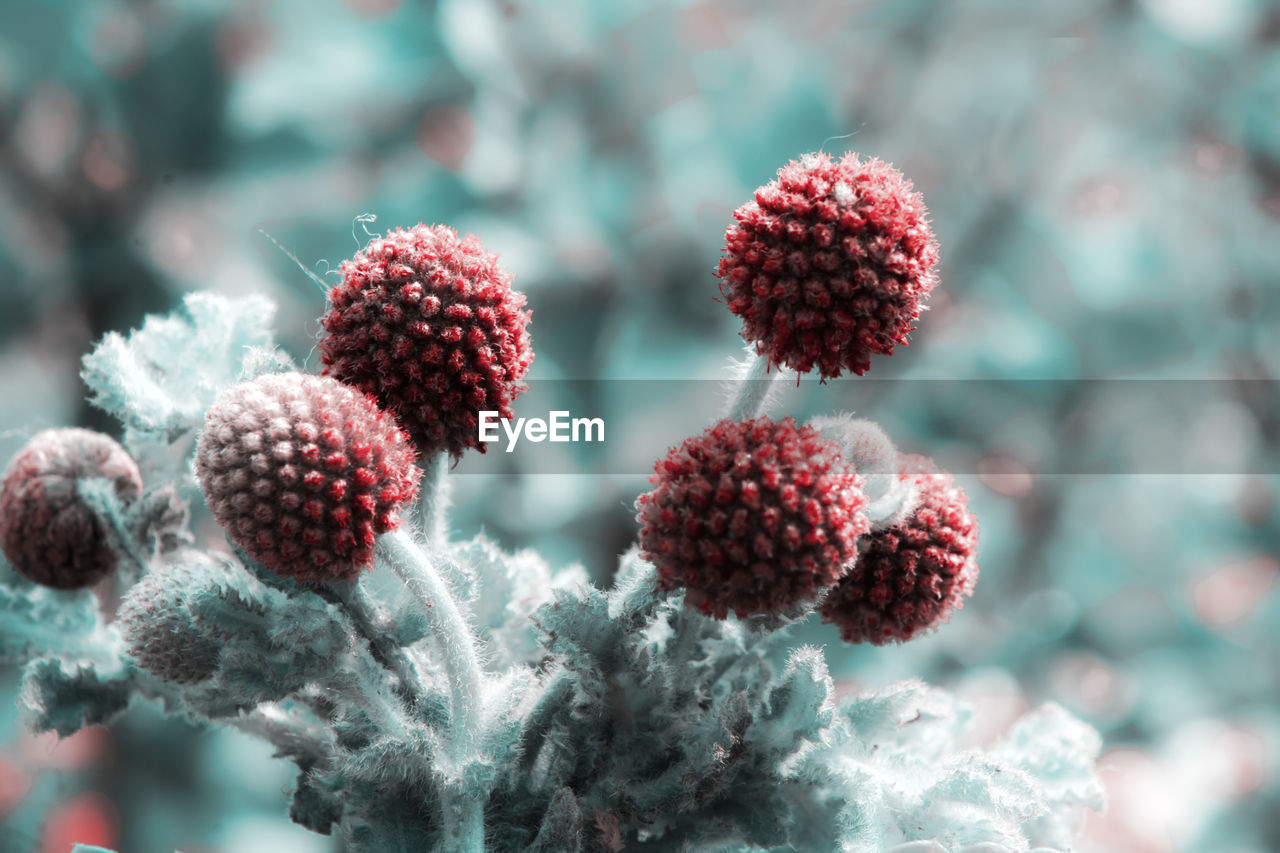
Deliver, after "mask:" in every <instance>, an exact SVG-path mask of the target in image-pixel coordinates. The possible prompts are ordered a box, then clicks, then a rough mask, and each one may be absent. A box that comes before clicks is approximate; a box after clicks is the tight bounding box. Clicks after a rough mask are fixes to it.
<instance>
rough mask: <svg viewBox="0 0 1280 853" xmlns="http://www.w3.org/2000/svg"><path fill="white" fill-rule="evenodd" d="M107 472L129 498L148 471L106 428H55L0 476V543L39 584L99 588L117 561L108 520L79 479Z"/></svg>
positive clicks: (21, 570)
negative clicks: (86, 498)
mask: <svg viewBox="0 0 1280 853" xmlns="http://www.w3.org/2000/svg"><path fill="white" fill-rule="evenodd" d="M94 478H106V479H108V480H110V481H111V482H112V483H113V485H114V486H115V492H116V495H117V496H118V497H119V498H120V500H121V501H122V502H123V503H126V504H129V503H132V502H134V501H135V500H137V499H138V496H139V495H140V494H141V492H142V475H141V474H139V473H138V466H137V464H135V463H134V461H133V458H132V457H131V456H130V455H129V454H128V452H126V451H125V449H124V448H123V447H121V446H120V445H119V444H117V443H116V442H115V441H114V440H113V439H111V438H110V437H108V436H105V435H102V434H101V433H96V432H91V431H89V430H84V429H50V430H45V431H44V432H42V433H40V434H38V435H37V436H35V437H34V438H33V439H31V440H30V441H29V442H27V444H26V446H25V447H23V448H22V450H20V451H19V452H18V455H17V456H15V457H14V458H13V461H12V462H11V463H10V464H9V469H8V471H7V472H6V473H5V476H4V480H3V482H0V548H3V550H4V554H5V556H6V557H7V558H8V559H9V562H10V563H11V564H12V565H13V567H14V568H15V569H17V571H18V572H19V573H20V574H21V575H23V576H24V577H26V578H27V579H29V580H31V581H33V582H35V583H38V584H40V585H41V586H48V587H53V588H55V589H81V588H84V587H88V586H93V585H94V584H95V583H97V582H98V581H100V580H102V579H103V578H104V577H106V576H107V575H109V574H110V573H111V572H112V571H113V570H114V569H115V567H116V562H117V556H116V554H115V552H114V551H112V550H111V548H110V547H109V546H108V544H107V542H108V535H107V529H106V526H105V522H104V521H103V520H102V519H101V518H99V517H98V516H97V514H96V513H94V511H93V510H92V509H90V508H89V506H88V505H87V504H86V503H85V502H84V501H83V500H81V498H80V495H79V492H78V490H77V489H78V484H79V482H80V481H81V480H86V479H94Z"/></svg>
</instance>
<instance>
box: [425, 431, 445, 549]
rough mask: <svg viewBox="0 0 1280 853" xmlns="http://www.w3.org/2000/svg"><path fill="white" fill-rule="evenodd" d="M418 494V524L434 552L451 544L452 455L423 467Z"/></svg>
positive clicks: (436, 457) (440, 455)
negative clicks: (450, 461) (446, 544)
mask: <svg viewBox="0 0 1280 853" xmlns="http://www.w3.org/2000/svg"><path fill="white" fill-rule="evenodd" d="M422 467H423V472H422V484H421V486H420V487H419V490H418V524H419V526H420V527H421V528H422V534H423V535H424V536H426V537H427V543H428V544H429V545H430V546H431V548H432V549H433V550H438V549H440V548H442V547H443V546H444V545H445V543H447V542H448V541H449V479H448V476H447V475H448V473H449V454H448V453H445V452H441V453H437V454H435V455H434V456H431V457H428V458H427V460H426V461H425V462H424V463H423V466H422Z"/></svg>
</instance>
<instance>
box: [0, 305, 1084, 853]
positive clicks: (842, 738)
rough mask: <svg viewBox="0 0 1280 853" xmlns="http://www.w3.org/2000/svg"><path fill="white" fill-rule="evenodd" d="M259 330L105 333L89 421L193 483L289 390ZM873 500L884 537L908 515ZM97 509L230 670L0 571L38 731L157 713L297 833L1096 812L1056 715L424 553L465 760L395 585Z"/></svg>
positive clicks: (844, 843) (877, 831) (993, 833)
mask: <svg viewBox="0 0 1280 853" xmlns="http://www.w3.org/2000/svg"><path fill="white" fill-rule="evenodd" d="M269 315H270V310H269V306H265V305H264V304H262V301H261V300H257V299H250V300H241V301H232V300H226V299H223V298H221V297H216V296H211V295H206V294H197V295H193V296H191V297H189V298H188V299H187V301H186V304H185V307H184V308H183V310H182V311H181V312H179V315H178V316H176V317H174V318H169V319H157V318H150V319H148V321H147V322H146V324H144V326H143V327H142V328H141V329H140V330H138V331H136V332H134V333H133V334H132V335H130V336H127V337H125V336H120V335H108V336H107V338H106V339H104V340H103V342H102V343H101V344H100V345H99V346H98V348H97V349H96V350H95V351H94V352H93V353H92V354H91V355H90V356H88V357H87V358H86V359H85V376H86V380H87V381H88V382H89V385H90V387H91V388H92V389H93V392H94V397H93V399H94V401H95V402H97V403H98V404H99V405H101V406H102V407H103V408H104V409H106V410H107V411H109V412H111V413H112V414H114V415H116V416H117V417H118V418H119V419H120V420H121V421H122V423H123V424H124V426H125V428H126V430H127V433H128V438H129V441H130V444H131V449H132V450H133V451H134V452H135V453H146V454H148V456H149V458H151V459H153V460H157V459H167V460H168V461H169V469H168V471H167V474H168V476H169V477H170V478H171V479H173V480H182V479H183V478H184V477H186V476H187V475H188V472H189V467H188V466H189V453H190V448H189V444H190V439H191V438H192V437H193V435H194V433H195V431H196V430H197V429H198V426H199V423H200V419H201V416H202V412H203V408H204V407H205V406H207V405H208V404H209V402H211V400H212V399H213V397H214V396H215V395H216V394H217V393H218V391H219V390H220V389H221V388H223V387H225V386H226V385H228V384H230V383H232V382H235V381H237V380H238V379H240V378H242V377H244V376H248V375H254V374H255V373H257V372H261V371H263V370H269V369H271V365H273V364H275V365H281V366H283V365H287V359H285V358H284V357H283V356H280V355H278V354H277V353H276V351H275V350H274V347H273V345H272V343H271V336H270V332H269V330H268V329H267V328H266V326H265V322H266V318H267V317H269ZM827 426H829V427H831V428H832V429H846V430H851V431H852V432H853V433H856V438H858V440H859V441H858V442H855V444H857V447H858V448H861V450H860V451H859V452H863V453H869V454H872V455H875V454H877V453H880V454H884V453H891V452H892V445H891V444H890V445H888V449H885V447H884V443H885V442H887V438H885V439H884V440H883V441H881V437H882V433H878V432H877V430H876V429H874V428H873V425H872V426H867V425H866V424H865V422H858V423H857V424H856V425H855V426H853V427H850V426H848V425H847V424H846V425H845V426H844V427H840V426H839V424H827ZM851 452H853V451H851ZM882 479H884V482H882V483H881V482H879V481H877V482H876V483H875V484H874V485H875V486H877V487H879V490H880V491H881V492H883V493H884V494H883V495H878V497H884V498H885V499H886V500H885V514H886V515H890V514H892V513H894V512H897V511H900V510H901V506H902V504H903V503H905V502H908V501H909V500H910V497H909V496H907V495H890V494H889V492H890V491H891V488H892V486H893V483H892V482H890V481H889V480H888V479H887V478H882ZM98 508H99V511H100V512H103V513H107V514H113V515H114V517H113V518H112V523H113V526H114V527H115V528H117V529H123V530H126V531H131V532H132V538H130V537H129V536H125V537H122V541H124V542H125V544H124V545H122V546H121V547H131V548H134V549H135V553H134V554H133V555H132V556H133V558H134V559H135V561H137V562H139V563H143V564H145V565H146V566H148V567H149V570H150V571H152V572H157V571H163V572H166V575H165V578H166V582H167V583H169V584H172V587H171V593H170V595H168V596H167V598H166V600H170V601H172V602H173V604H172V606H173V607H175V608H177V609H178V610H179V611H180V613H181V614H182V618H181V620H180V621H181V624H182V625H183V626H185V628H184V629H185V630H188V631H190V632H192V639H198V640H200V641H201V642H206V643H212V644H215V645H216V648H217V649H218V653H217V656H216V660H217V662H216V665H215V666H214V668H213V671H212V673H211V674H210V675H209V676H208V678H206V679H204V680H202V681H200V682H198V683H195V684H190V685H187V686H177V685H173V684H166V683H164V682H162V681H160V680H159V679H157V678H155V677H154V676H152V675H150V674H148V673H147V672H144V671H143V670H141V669H140V668H139V667H138V666H137V664H136V662H135V661H133V660H132V659H131V658H130V657H129V655H128V654H127V651H126V649H127V638H125V637H123V636H122V635H121V633H120V629H119V626H118V625H115V624H111V623H108V622H105V621H104V620H103V618H102V617H101V616H100V614H99V609H98V605H97V603H96V600H95V599H94V597H93V596H92V595H91V594H89V593H85V592H78V593H62V592H55V591H51V590H45V589H39V588H36V587H33V586H31V585H29V584H26V583H25V582H24V581H22V580H21V578H19V577H18V576H17V575H16V574H15V573H13V572H12V571H11V570H8V569H7V567H3V566H0V572H3V575H2V580H3V583H0V657H2V658H3V659H4V660H7V661H15V660H24V661H26V664H25V671H24V677H23V684H22V688H21V696H20V701H21V703H22V704H23V706H24V708H25V710H26V713H27V719H28V720H29V723H30V725H31V726H32V727H33V728H34V729H36V730H41V731H55V732H57V733H58V734H60V735H67V734H70V733H72V732H74V731H76V730H78V729H80V728H82V727H84V726H87V725H93V724H97V723H103V722H109V721H110V720H111V719H112V718H113V717H114V716H115V715H117V714H118V713H120V712H122V711H123V710H125V709H126V708H127V706H128V705H129V704H130V703H132V702H138V701H154V702H158V703H161V705H162V706H163V707H164V708H165V709H166V710H167V711H168V712H170V713H173V714H180V715H185V716H187V717H189V718H192V719H195V720H203V721H208V722H211V723H215V724H225V725H232V726H235V727H238V728H240V729H243V730H245V731H246V732H248V733H250V734H252V735H254V736H257V737H262V738H265V739H267V740H269V741H270V742H271V743H273V744H274V745H275V747H276V749H277V751H278V754H279V756H280V757H281V758H282V759H287V760H291V761H293V762H295V763H296V765H297V767H298V777H297V784H296V786H295V788H294V790H293V792H292V795H291V800H292V801H291V803H290V805H289V813H290V816H291V817H292V818H293V820H295V821H296V822H298V823H299V824H301V825H303V826H306V827H308V828H310V829H312V830H314V831H317V832H321V833H338V834H340V835H341V836H343V837H344V838H345V840H346V841H347V843H348V845H349V849H351V850H358V851H376V853H381V851H393V850H428V849H437V848H438V849H444V847H445V846H446V843H445V842H444V841H443V840H442V838H441V835H442V832H441V826H442V821H443V818H442V813H441V802H442V800H443V799H445V798H444V797H443V791H444V790H445V788H446V787H449V788H450V790H452V791H453V792H454V797H455V799H456V797H457V796H458V792H461V796H463V797H464V798H465V797H471V798H478V799H480V800H481V801H483V802H484V804H485V805H484V823H485V835H486V848H487V849H490V850H497V851H525V853H534V851H547V853H574V851H581V853H588V851H620V850H624V849H626V850H646V851H691V852H692V851H702V853H731V851H732V852H733V853H736V851H747V850H769V851H792V850H822V851H826V850H840V851H883V850H894V851H898V853H939V851H974V853H976V851H1000V850H1019V851H1021V850H1031V849H1037V850H1068V849H1070V848H1071V845H1072V839H1073V836H1074V834H1075V832H1076V831H1077V829H1078V826H1079V822H1080V819H1081V817H1082V814H1083V812H1084V810H1086V809H1089V808H1097V807H1099V806H1100V805H1101V788H1100V784H1099V782H1098V779H1097V776H1096V775H1095V770H1094V762H1095V760H1096V757H1097V754H1098V751H1099V747H1100V743H1099V739H1098V737H1097V735H1096V733H1094V732H1093V730H1092V729H1090V728H1088V727H1087V726H1085V725H1083V724H1082V723H1080V722H1078V721H1076V720H1074V719H1073V718H1072V717H1071V716H1070V715H1069V714H1067V713H1066V712H1065V711H1064V710H1062V709H1061V708H1059V707H1057V706H1053V705H1049V706H1046V707H1043V708H1040V709H1038V710H1035V711H1032V712H1031V713H1029V714H1027V715H1026V716H1025V717H1023V718H1022V719H1021V720H1020V721H1019V722H1018V723H1017V724H1016V725H1015V726H1014V727H1013V729H1012V730H1011V731H1010V732H1009V733H1008V734H1007V736H1006V737H1005V738H1004V739H1003V740H1001V741H999V742H998V743H996V744H995V745H992V746H988V747H985V748H982V747H979V746H977V745H975V744H974V743H972V742H971V740H970V736H969V721H970V712H969V710H968V709H966V708H965V707H964V706H963V705H962V704H961V703H960V702H958V701H957V700H956V699H954V698H953V697H951V696H950V695H948V694H947V693H945V692H943V691H941V690H937V689H934V688H931V687H928V686H926V685H925V684H923V683H920V682H917V681H907V682H903V683H899V684H894V685H891V686H888V687H885V688H883V689H880V690H875V691H869V692H861V693H854V694H852V695H838V693H837V690H836V688H835V686H834V684H833V682H832V679H831V677H830V676H829V674H828V671H827V666H826V663H825V660H824V655H823V652H822V650H820V649H817V648H813V647H808V646H803V647H799V648H794V649H791V650H789V651H788V650H787V648H786V645H787V641H788V635H789V630H788V625H787V624H781V625H779V624H776V620H775V623H774V624H769V625H760V624H752V623H749V622H743V621H738V620H733V619H730V620H727V621H723V622H719V621H715V620H712V619H708V618H706V617H703V616H701V615H700V614H698V613H696V612H693V611H691V610H688V609H686V608H685V607H684V605H683V600H682V596H681V594H679V593H676V594H666V593H657V592H656V591H655V584H654V575H653V569H652V567H651V566H650V565H648V564H647V563H646V562H645V561H644V560H642V559H641V558H639V557H638V556H637V554H636V553H635V552H634V551H632V552H629V553H628V554H626V555H624V556H623V557H622V559H621V562H620V566H619V568H618V571H617V575H616V580H615V582H614V585H613V587H612V589H610V590H607V591H606V590H602V589H598V588H596V587H594V586H592V585H591V584H590V583H588V582H587V579H586V573H585V572H584V571H583V570H582V569H581V568H580V567H571V568H568V569H565V570H561V571H555V570H553V569H552V568H551V567H549V566H548V565H547V564H546V563H545V562H544V561H543V560H542V559H541V558H539V557H538V556H537V555H536V554H535V553H532V552H529V551H524V552H520V553H516V554H510V553H506V552H504V551H503V550H501V549H500V548H499V547H497V546H496V545H495V544H493V543H492V542H489V541H487V540H485V539H483V538H477V539H475V540H472V541H470V542H463V543H455V544H442V543H432V546H431V549H430V550H431V553H432V555H433V558H434V559H435V560H436V561H437V562H438V563H439V564H440V565H441V571H442V573H443V574H444V576H445V577H446V580H447V583H448V584H449V586H450V588H451V589H452V590H453V592H454V593H455V595H456V597H457V599H458V601H459V603H460V605H461V607H462V608H463V609H464V612H465V613H466V618H467V620H468V621H469V623H470V627H471V628H472V629H473V630H474V632H475V633H476V634H477V635H478V636H479V637H480V638H481V641H482V648H483V652H482V658H483V665H484V679H483V687H482V696H481V704H482V708H481V709H480V712H479V713H480V720H481V722H480V735H479V739H478V743H477V744H476V748H475V749H473V750H472V751H471V753H470V754H469V757H468V758H466V759H465V760H464V761H461V762H456V761H450V760H448V758H447V756H449V755H450V754H451V753H450V750H449V749H448V748H447V746H446V745H447V743H448V741H449V737H450V732H449V726H450V719H449V718H450V704H449V689H450V688H449V682H448V680H447V678H446V676H445V674H444V673H443V671H442V670H441V668H440V667H439V666H437V665H435V664H434V661H435V660H437V659H438V657H437V656H438V652H439V649H438V648H437V647H436V645H435V644H436V643H437V642H438V640H437V639H436V638H435V637H434V636H432V634H431V632H430V631H429V630H428V625H427V622H428V620H427V619H426V618H425V617H424V615H423V614H422V613H421V612H420V611H419V610H418V608H417V607H416V606H415V605H414V604H412V603H406V602H404V601H398V600H392V601H379V600H378V598H377V595H376V594H375V592H374V591H376V590H377V589H378V588H379V585H381V586H383V587H386V586H388V584H389V582H390V581H389V579H388V578H387V577H386V576H385V575H386V569H385V567H383V566H380V567H379V568H378V569H377V570H375V572H374V576H373V578H372V582H367V581H362V582H361V584H360V585H358V586H357V585H345V586H338V585H334V586H333V587H330V588H319V589H317V588H306V589H304V588H301V587H298V586H296V585H294V584H292V583H290V582H287V581H281V580H279V579H277V578H274V577H272V576H271V575H269V574H268V573H266V572H265V571H263V570H261V569H260V567H257V566H255V565H254V564H253V563H252V562H251V561H250V560H248V558H247V557H245V555H243V554H237V555H234V556H215V555H214V554H212V553H206V552H203V551H199V550H196V549H194V548H193V547H191V546H190V537H189V536H187V535H177V533H174V532H173V531H172V530H171V531H170V532H171V533H172V534H173V535H169V536H167V537H161V536H157V535H155V532H154V530H152V529H151V528H149V527H147V525H148V518H149V516H148V514H146V513H138V512H136V511H135V512H130V511H128V510H127V509H126V508H122V507H119V506H114V507H113V506H112V505H111V503H110V500H109V499H108V498H105V497H104V498H103V499H102V500H101V501H100V502H99V507H98ZM152 526H154V523H152ZM170 527H172V524H170ZM149 530H150V531H151V532H148V531H149ZM122 591H123V590H122ZM770 629H772V630H770ZM775 661H782V662H783V663H782V664H781V665H776V664H775V663H774V662H775ZM406 665H408V666H413V667H415V668H416V670H417V671H418V672H419V673H421V674H422V678H421V684H420V691H419V692H414V691H411V690H409V689H408V686H407V684H406V680H405V678H404V677H403V675H402V674H403V672H404V670H403V667H404V666H406ZM398 673H399V674H398Z"/></svg>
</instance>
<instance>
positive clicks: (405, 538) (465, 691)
mask: <svg viewBox="0 0 1280 853" xmlns="http://www.w3.org/2000/svg"><path fill="white" fill-rule="evenodd" d="M378 552H379V555H380V556H381V557H382V558H383V559H384V560H385V561H386V563H387V564H388V565H389V566H390V567H391V569H392V571H394V572H395V573H396V574H397V575H398V576H399V577H400V579H401V580H403V581H404V584H405V586H406V587H407V588H408V590H409V592H410V594H411V595H413V597H414V598H415V599H416V600H417V602H418V604H419V605H420V606H421V607H422V609H423V612H424V613H425V614H426V616H427V619H428V621H429V624H430V625H431V631H432V633H433V634H434V635H435V637H436V641H437V643H438V645H439V648H440V651H441V653H442V654H443V655H444V668H445V672H446V673H447V674H448V677H449V692H450V694H451V695H450V723H451V725H450V729H451V731H450V734H451V736H452V737H451V740H452V744H451V746H452V750H451V752H452V756H451V757H452V758H453V760H454V762H455V769H461V766H462V764H463V762H464V761H465V760H466V759H467V758H469V757H470V755H471V752H472V751H473V750H474V749H475V746H476V740H477V737H478V735H479V730H480V709H481V706H480V702H481V683H482V675H481V672H480V659H479V656H478V655H477V654H476V646H475V639H474V637H473V635H472V632H471V626H470V625H468V624H467V622H466V620H465V619H464V618H463V616H462V611H460V610H459V609H458V603H457V602H456V601H454V599H453V596H452V595H451V594H450V593H449V587H448V585H447V584H446V583H445V582H444V579H443V578H442V577H440V574H439V572H437V571H436V569H435V566H433V565H432V564H431V561H430V560H429V559H428V558H427V555H426V554H425V553H423V551H422V549H421V548H419V547H418V546H417V545H416V544H415V543H414V541H413V540H412V539H411V538H410V537H409V535H408V534H407V533H405V532H404V531H403V530H396V531H392V532H391V533H386V534H383V535H382V536H381V537H379V539H378ZM459 793H460V792H459V791H458V790H457V787H456V785H446V786H445V787H444V790H443V793H442V800H443V802H442V803H441V806H442V809H443V812H444V820H445V842H444V844H445V845H447V846H442V847H441V849H442V850H450V851H459V853H481V851H483V850H484V802H483V800H482V799H480V798H478V797H475V796H465V795H464V796H459Z"/></svg>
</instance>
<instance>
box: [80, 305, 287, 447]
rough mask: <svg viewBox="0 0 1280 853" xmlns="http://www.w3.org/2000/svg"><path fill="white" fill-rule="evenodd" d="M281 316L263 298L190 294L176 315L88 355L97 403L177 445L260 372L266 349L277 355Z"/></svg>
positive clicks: (154, 319)
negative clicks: (275, 327)
mask: <svg viewBox="0 0 1280 853" xmlns="http://www.w3.org/2000/svg"><path fill="white" fill-rule="evenodd" d="M274 313H275V306H274V305H273V304H272V303H271V302H270V300H268V299H266V298H264V297H261V296H248V297H244V298H240V299H228V298H227V297H224V296H219V295H217V294H214V293H203V292H201V293H191V294H188V295H187V296H186V298H185V299H184V300H183V305H182V308H181V309H180V310H178V311H176V312H174V313H173V314H172V315H170V316H167V317H162V316H158V315H153V316H149V317H147V318H146V320H145V321H144V322H143V324H142V328H140V329H137V330H135V331H133V332H131V333H130V334H129V336H128V337H125V336H123V335H121V334H118V333H116V332H109V333H108V334H107V335H106V336H105V337H103V339H102V340H101V341H100V342H99V343H98V345H97V347H96V348H95V349H94V350H93V352H91V353H90V354H88V355H87V356H85V358H84V369H83V371H82V374H81V375H82V376H83V377H84V381H85V383H86V384H87V385H88V386H89V389H90V390H91V392H92V394H91V396H90V401H91V402H92V403H93V404H94V405H96V406H98V407H99V408H101V409H103V410H105V411H106V412H108V413H110V414H112V415H114V416H115V417H116V418H118V419H119V420H120V421H121V422H122V423H124V424H125V425H126V426H127V427H129V428H131V429H134V430H138V431H141V432H144V433H158V434H160V435H162V436H164V437H166V438H167V440H170V441H172V440H173V439H174V438H175V437H176V436H177V435H179V434H181V433H183V432H186V431H189V430H194V429H196V428H197V427H198V426H199V425H200V423H201V421H202V420H203V417H204V412H205V409H207V408H208V407H209V404H210V403H212V402H213V401H214V398H215V397H217V395H218V392H219V391H221V390H222V389H223V388H225V387H226V386H228V385H231V384H233V383H234V382H236V381H238V380H239V379H240V378H241V376H242V375H243V374H244V371H245V368H246V366H249V367H253V368H254V369H257V368H256V367H254V366H255V365H258V364H260V362H261V355H260V352H259V351H260V350H261V349H264V348H265V349H267V350H268V351H270V350H272V349H273V346H272V342H271V320H272V315H273V314H274ZM251 348H252V349H251Z"/></svg>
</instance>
